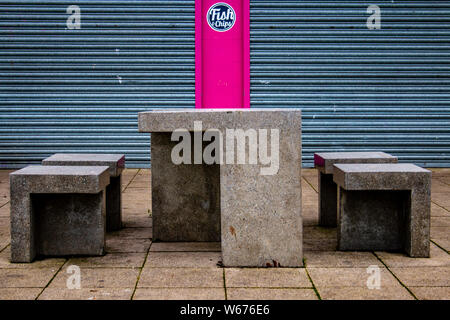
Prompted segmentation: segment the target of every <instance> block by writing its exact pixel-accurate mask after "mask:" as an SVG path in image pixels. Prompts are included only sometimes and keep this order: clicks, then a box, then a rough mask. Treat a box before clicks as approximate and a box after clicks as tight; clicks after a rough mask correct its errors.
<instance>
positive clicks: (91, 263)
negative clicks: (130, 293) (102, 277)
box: [66, 252, 147, 268]
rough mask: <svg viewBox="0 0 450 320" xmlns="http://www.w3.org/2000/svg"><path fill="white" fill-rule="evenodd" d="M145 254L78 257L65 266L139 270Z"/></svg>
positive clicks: (109, 254) (108, 254)
mask: <svg viewBox="0 0 450 320" xmlns="http://www.w3.org/2000/svg"><path fill="white" fill-rule="evenodd" d="M146 255H147V254H146V253H145V252H140V253H131V252H130V253H107V254H106V255H104V256H102V257H79V258H72V259H69V260H68V261H67V263H66V266H69V265H77V266H79V267H81V268H140V267H142V266H143V265H144V262H145V257H146Z"/></svg>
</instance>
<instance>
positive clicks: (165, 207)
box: [139, 109, 303, 267]
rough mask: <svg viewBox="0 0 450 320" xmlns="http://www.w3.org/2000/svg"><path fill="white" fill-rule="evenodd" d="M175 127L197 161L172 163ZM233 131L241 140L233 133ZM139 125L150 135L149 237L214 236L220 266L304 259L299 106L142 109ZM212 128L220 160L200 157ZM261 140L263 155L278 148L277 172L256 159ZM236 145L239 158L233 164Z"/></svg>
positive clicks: (289, 263) (208, 238) (193, 238)
mask: <svg viewBox="0 0 450 320" xmlns="http://www.w3.org/2000/svg"><path fill="white" fill-rule="evenodd" d="M177 129H183V130H181V131H182V132H184V133H185V134H186V133H187V136H186V139H187V138H189V139H190V140H191V142H192V143H191V144H190V145H191V151H192V158H195V154H197V155H198V154H200V159H197V161H195V160H196V159H192V162H191V164H189V163H184V164H175V163H174V162H173V157H172V156H171V155H172V152H173V151H174V150H177V148H176V146H177V145H178V144H179V142H178V139H177V140H176V141H171V135H172V133H173V132H174V131H175V130H177ZM194 129H195V130H194ZM239 129H242V130H243V131H242V132H241V133H244V135H245V134H247V138H246V139H243V140H242V139H239V138H237V139H235V138H236V136H235V134H236V133H237V132H239ZM234 130H238V131H234ZM139 131H140V132H151V133H152V134H151V156H152V215H153V237H154V240H156V241H158V240H161V241H220V240H221V242H222V258H223V264H224V265H225V266H254V267H256V266H283V267H298V266H302V265H303V262H302V216H301V207H302V206H301V112H300V111H299V110H298V109H184V110H170V111H149V112H141V113H139ZM181 131H180V130H178V132H181ZM212 133H215V134H216V138H217V139H218V140H219V141H222V142H223V143H222V144H221V145H222V148H223V153H222V152H218V153H215V155H217V154H219V156H218V157H219V158H220V156H222V157H223V160H224V161H223V162H220V161H219V162H216V163H211V162H207V161H205V159H203V158H202V157H201V154H202V153H205V154H206V153H207V152H208V151H210V149H209V148H208V147H209V146H210V142H209V141H211V140H212V138H210V139H208V138H207V136H208V134H212ZM264 134H266V135H264ZM202 135H203V138H202ZM276 136H277V137H276ZM255 137H257V140H255ZM274 137H275V138H274ZM272 138H273V140H272ZM236 141H238V142H237V143H236V144H235V142H236ZM243 141H244V144H243V148H242V149H241V152H240V151H239V145H240V143H241V142H243ZM255 141H256V142H255ZM266 142H268V143H267V148H268V150H269V154H271V152H273V153H272V154H271V155H276V154H277V153H278V162H279V163H278V170H276V172H271V169H268V168H269V166H272V165H273V162H272V163H271V164H270V165H269V164H268V162H267V161H265V162H264V161H261V160H267V159H265V158H264V157H261V154H263V155H264V154H265V153H264V151H266V150H264V146H265V143H266ZM227 143H230V144H229V145H230V148H228V144H227ZM231 145H233V146H235V147H236V150H233V148H232V147H231ZM241 147H242V145H241ZM222 148H219V150H220V149H222ZM254 148H256V149H254ZM250 149H252V151H250ZM242 150H244V153H243V154H244V155H245V161H243V162H244V163H245V164H240V163H238V162H239V155H242ZM255 150H258V157H257V160H258V161H256V163H255V162H254V160H255V157H253V156H255ZM234 151H236V152H235V153H234ZM275 158H276V157H273V159H275ZM250 159H253V160H250ZM232 160H233V161H232ZM234 160H236V161H234ZM194 162H197V164H194ZM241 162H242V161H241ZM263 162H264V163H263ZM250 163H251V164H250ZM273 167H275V165H273V166H272V169H273ZM273 171H275V170H273Z"/></svg>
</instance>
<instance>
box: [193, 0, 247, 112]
mask: <svg viewBox="0 0 450 320" xmlns="http://www.w3.org/2000/svg"><path fill="white" fill-rule="evenodd" d="M195 107H196V108H249V107H250V0H226V1H224V2H220V1H217V0H196V1H195Z"/></svg>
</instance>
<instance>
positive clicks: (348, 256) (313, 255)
mask: <svg viewBox="0 0 450 320" xmlns="http://www.w3.org/2000/svg"><path fill="white" fill-rule="evenodd" d="M305 259H306V262H305V263H306V266H307V268H356V267H366V268H367V267H368V266H371V265H378V266H380V267H382V266H383V264H382V263H381V262H380V261H379V260H378V259H377V257H375V256H374V255H373V253H371V252H340V251H306V250H305Z"/></svg>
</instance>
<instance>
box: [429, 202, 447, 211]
mask: <svg viewBox="0 0 450 320" xmlns="http://www.w3.org/2000/svg"><path fill="white" fill-rule="evenodd" d="M431 202H432V203H434V204H435V205H437V206H438V207H439V208H442V209H444V210H445V211H447V212H450V210H449V209H447V208H446V207H443V206H441V205H439V204H437V203H436V202H434V201H433V200H431Z"/></svg>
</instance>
